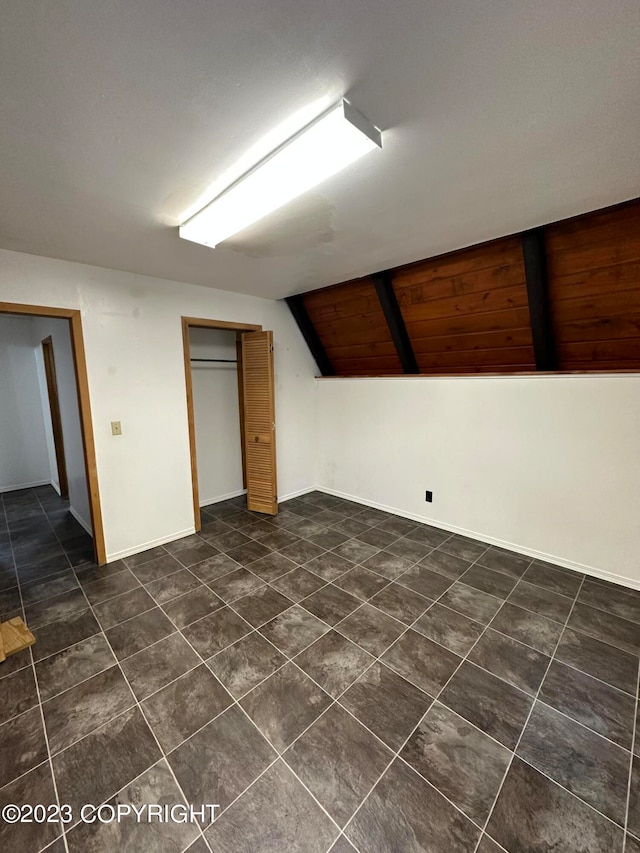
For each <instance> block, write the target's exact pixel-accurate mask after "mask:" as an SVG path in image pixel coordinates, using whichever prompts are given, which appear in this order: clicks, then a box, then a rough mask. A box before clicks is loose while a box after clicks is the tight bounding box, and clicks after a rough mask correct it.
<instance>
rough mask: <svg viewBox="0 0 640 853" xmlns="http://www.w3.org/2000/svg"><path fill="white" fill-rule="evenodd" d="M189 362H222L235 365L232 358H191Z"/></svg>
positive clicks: (235, 362) (235, 361) (234, 360)
mask: <svg viewBox="0 0 640 853" xmlns="http://www.w3.org/2000/svg"><path fill="white" fill-rule="evenodd" d="M191 361H223V362H224V363H225V364H237V363H238V362H237V360H236V359H234V358H192V359H191Z"/></svg>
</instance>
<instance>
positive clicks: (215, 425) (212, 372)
mask: <svg viewBox="0 0 640 853" xmlns="http://www.w3.org/2000/svg"><path fill="white" fill-rule="evenodd" d="M189 339H190V343H191V358H192V359H193V358H224V359H229V360H231V361H234V360H235V359H236V333H235V332H232V331H227V330H223V329H194V328H192V329H190V330H189ZM191 381H192V384H193V409H194V416H195V428H196V451H197V459H198V489H199V492H200V506H205V505H206V504H210V503H214V502H215V501H219V500H224V499H225V498H230V497H234V496H235V495H238V494H242V491H243V487H242V450H241V447H240V410H239V405H238V369H237V366H236V365H235V364H230V363H226V362H224V363H223V362H197V361H196V362H192V365H191Z"/></svg>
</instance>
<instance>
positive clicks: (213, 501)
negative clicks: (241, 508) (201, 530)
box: [200, 489, 247, 508]
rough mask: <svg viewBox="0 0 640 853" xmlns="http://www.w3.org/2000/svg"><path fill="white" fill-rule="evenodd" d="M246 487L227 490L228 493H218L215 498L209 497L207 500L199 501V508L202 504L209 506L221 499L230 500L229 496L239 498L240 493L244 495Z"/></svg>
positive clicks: (220, 501) (219, 501)
mask: <svg viewBox="0 0 640 853" xmlns="http://www.w3.org/2000/svg"><path fill="white" fill-rule="evenodd" d="M246 494H247V490H246V489H240V490H239V491H235V492H229V494H228V495H218V497H216V498H209V499H208V500H203V501H200V508H202V507H204V506H210V505H211V504H219V503H222V501H228V500H231V498H239V497H240V496H241V495H246Z"/></svg>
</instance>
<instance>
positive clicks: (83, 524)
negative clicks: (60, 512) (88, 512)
mask: <svg viewBox="0 0 640 853" xmlns="http://www.w3.org/2000/svg"><path fill="white" fill-rule="evenodd" d="M69 512H70V513H71V515H72V516H73V517H74V518H75V520H76V521H77V522H78V524H79V525H80V526H81V527H84V529H85V530H86V531H87V533H88V534H89V536H91V537H93V530H92V529H91V524H90V523H89V522H88V521H86V520H85V519H84V518H83V517H82V516H81V515H80V513H79V512H77V510H75V509H74V508H73V507H72V506H70V507H69Z"/></svg>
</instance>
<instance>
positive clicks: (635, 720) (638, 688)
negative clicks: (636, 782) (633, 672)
mask: <svg viewBox="0 0 640 853" xmlns="http://www.w3.org/2000/svg"><path fill="white" fill-rule="evenodd" d="M639 663H640V662H639ZM639 695H640V666H639V668H638V678H637V681H636V707H635V714H634V717H633V735H632V737H631V756H630V758H629V779H628V782H627V799H626V803H625V812H624V836H623V841H622V853H625V851H626V849H627V833H628V831H629V809H630V805H631V780H632V779H633V761H634V752H635V747H636V737H637V736H638V696H639Z"/></svg>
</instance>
